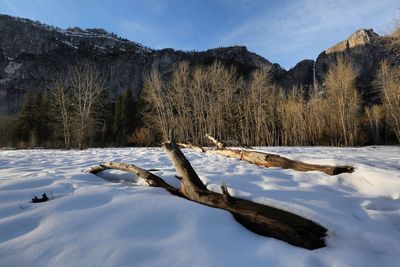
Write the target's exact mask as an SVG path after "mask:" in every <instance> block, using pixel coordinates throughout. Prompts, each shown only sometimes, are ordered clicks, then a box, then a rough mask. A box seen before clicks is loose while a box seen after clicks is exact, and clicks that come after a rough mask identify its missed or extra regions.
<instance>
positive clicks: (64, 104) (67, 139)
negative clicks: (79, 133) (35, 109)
mask: <svg viewBox="0 0 400 267" xmlns="http://www.w3.org/2000/svg"><path fill="white" fill-rule="evenodd" d="M50 93H51V96H52V98H53V102H52V103H53V109H54V111H55V112H56V116H55V118H56V120H57V121H58V122H59V123H61V125H62V135H63V138H64V145H65V148H67V149H69V148H70V147H71V116H72V114H71V96H70V92H69V91H68V89H67V83H66V80H65V77H63V76H60V77H59V78H58V79H57V80H55V81H54V82H53V83H52V85H51V86H50Z"/></svg>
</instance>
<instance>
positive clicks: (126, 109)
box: [113, 90, 137, 145]
mask: <svg viewBox="0 0 400 267" xmlns="http://www.w3.org/2000/svg"><path fill="white" fill-rule="evenodd" d="M136 113H137V104H136V102H135V101H134V99H133V96H132V92H131V91H130V90H126V91H125V92H124V93H122V95H120V96H119V97H118V98H117V101H116V103H115V111H114V123H113V133H114V137H115V141H116V143H117V144H118V145H126V144H127V136H128V135H130V134H132V132H133V130H134V129H135V121H136Z"/></svg>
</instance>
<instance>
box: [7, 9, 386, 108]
mask: <svg viewBox="0 0 400 267" xmlns="http://www.w3.org/2000/svg"><path fill="white" fill-rule="evenodd" d="M379 40H380V37H379V36H378V35H376V34H375V33H374V32H373V31H372V30H360V31H357V32H356V33H354V34H352V35H351V36H350V37H349V39H348V40H345V41H343V42H341V43H339V44H337V45H336V46H334V47H332V48H329V49H327V50H325V51H324V52H322V53H321V54H320V55H319V57H318V58H317V60H316V62H314V61H313V60H304V61H301V62H299V63H298V64H297V65H296V66H295V67H293V68H292V69H290V70H288V71H287V70H284V69H283V68H281V67H280V66H279V65H278V64H272V63H271V62H269V61H268V60H266V59H264V58H263V57H261V56H259V55H257V54H255V53H252V52H250V51H248V50H247V49H246V47H244V46H233V47H224V48H216V49H210V50H207V51H202V52H196V51H187V52H184V51H177V50H174V49H170V48H168V49H162V50H155V49H151V48H148V47H144V46H142V45H140V44H138V43H136V42H133V41H129V40H127V39H123V38H120V37H118V36H116V35H115V34H112V33H109V32H107V31H105V30H103V29H80V28H68V29H60V28H56V27H52V26H48V25H45V24H42V23H40V22H37V21H32V20H29V19H23V18H16V17H11V16H7V15H0V114H15V113H17V112H18V110H19V108H20V106H21V103H22V101H23V98H24V96H25V94H26V93H27V92H29V91H32V90H34V91H40V90H45V89H46V88H48V87H49V85H50V83H51V81H52V80H54V79H55V78H56V77H57V75H58V74H59V73H60V72H62V71H63V70H64V69H66V68H67V67H68V66H69V65H71V64H74V63H77V62H81V61H85V60H91V61H94V62H95V63H98V64H99V65H101V66H102V68H104V71H105V73H106V74H107V89H108V90H109V92H110V93H111V95H112V96H116V95H118V94H120V93H121V92H122V91H123V90H126V89H130V90H131V91H132V92H133V95H134V96H135V97H138V96H139V94H140V91H141V89H142V85H143V79H144V76H145V74H146V73H148V72H149V71H150V70H151V69H153V68H157V69H158V70H159V71H160V72H161V74H163V75H166V74H168V73H169V72H171V71H172V70H173V68H174V67H175V66H176V65H177V64H178V63H179V62H181V61H188V62H189V63H190V64H192V65H197V64H210V63H212V62H214V61H215V60H219V61H222V62H224V63H225V64H227V65H235V66H236V67H237V68H238V71H239V72H240V73H241V74H243V75H247V74H249V73H250V72H251V71H252V70H254V69H256V68H261V67H265V66H271V67H272V70H273V79H274V80H275V81H276V83H278V84H280V85H281V86H283V87H284V88H285V89H289V88H291V87H292V86H293V85H296V84H297V85H303V86H304V87H305V88H306V89H307V88H309V87H310V86H312V85H313V83H314V80H316V81H318V83H319V84H323V81H324V76H325V74H326V72H327V69H328V68H329V65H330V63H331V62H332V61H333V60H334V59H335V57H336V56H337V55H338V54H342V53H347V54H348V55H350V57H351V58H352V60H353V62H354V63H355V66H356V69H357V73H358V81H359V85H360V88H361V90H362V92H363V93H364V97H365V99H366V101H374V97H376V96H375V95H374V94H373V93H371V91H372V90H371V88H370V81H371V80H372V78H373V76H374V71H375V69H376V67H377V65H378V62H379V60H380V59H381V58H382V57H383V54H382V52H381V49H379V48H380V47H381V42H380V41H379Z"/></svg>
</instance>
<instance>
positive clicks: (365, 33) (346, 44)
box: [325, 29, 379, 54]
mask: <svg viewBox="0 0 400 267" xmlns="http://www.w3.org/2000/svg"><path fill="white" fill-rule="evenodd" d="M377 37H379V35H378V34H377V33H375V32H374V30H373V29H360V30H357V31H355V32H353V33H352V34H350V36H349V37H348V38H347V39H346V40H343V41H341V42H339V43H337V44H336V45H334V46H332V47H330V48H328V49H326V50H325V53H326V54H331V53H336V52H344V51H346V50H347V49H350V48H354V47H358V46H365V45H368V44H370V43H371V42H372V41H373V40H374V39H375V38H377Z"/></svg>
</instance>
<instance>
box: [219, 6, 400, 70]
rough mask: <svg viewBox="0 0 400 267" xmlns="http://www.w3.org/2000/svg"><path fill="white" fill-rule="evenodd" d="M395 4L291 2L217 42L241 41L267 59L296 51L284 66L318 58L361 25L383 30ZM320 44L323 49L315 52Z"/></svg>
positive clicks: (239, 26) (393, 10) (262, 13)
mask: <svg viewBox="0 0 400 267" xmlns="http://www.w3.org/2000/svg"><path fill="white" fill-rule="evenodd" d="M396 5H400V4H399V3H398V1H397V0H396V1H395V0H389V1H385V2H383V1H375V0H368V1H345V0H339V1H322V0H317V1H315V0H304V1H295V2H290V3H288V4H286V5H284V6H283V7H280V8H279V9H277V8H276V7H275V9H271V8H269V9H267V10H265V11H261V12H260V13H259V14H257V15H256V16H254V17H253V18H250V19H248V20H246V21H244V22H243V23H241V24H239V25H238V26H237V27H236V28H234V29H233V30H232V31H230V32H228V33H227V34H226V35H225V36H223V37H222V38H221V39H220V40H218V41H217V43H216V45H229V44H232V43H242V44H245V45H247V46H248V47H249V48H251V49H252V50H255V51H256V52H258V53H261V54H263V55H264V56H266V57H267V58H268V59H271V57H273V59H275V58H276V59H277V58H278V57H285V55H287V56H291V55H294V54H297V57H296V58H293V59H292V60H290V59H288V61H287V62H286V66H285V67H289V66H292V65H294V63H295V62H297V61H299V60H300V59H301V58H302V57H310V56H311V57H312V58H315V57H316V56H317V55H318V53H319V52H321V51H322V50H323V49H325V48H327V46H330V45H334V44H335V42H338V41H340V40H342V39H344V38H346V37H347V35H348V34H350V33H351V32H353V31H355V30H357V29H358V28H370V27H375V30H377V31H378V32H380V33H382V32H384V31H385V29H386V28H387V25H388V24H389V23H390V18H391V16H392V14H393V13H394V12H395V11H396V10H395V8H396ZM318 45H319V46H320V50H319V51H313V52H312V51H311V50H313V49H315V48H317V47H318ZM274 56H275V58H274ZM289 62H290V63H289ZM278 63H280V62H278ZM288 65H289V66H288Z"/></svg>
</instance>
